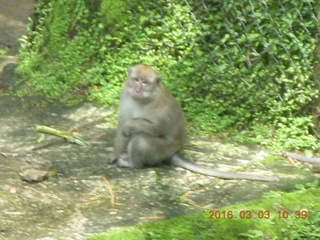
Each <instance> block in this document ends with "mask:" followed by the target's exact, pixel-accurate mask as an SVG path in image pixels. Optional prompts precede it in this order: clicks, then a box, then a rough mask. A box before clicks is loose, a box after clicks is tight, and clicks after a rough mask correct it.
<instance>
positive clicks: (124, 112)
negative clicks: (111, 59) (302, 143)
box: [109, 64, 278, 181]
mask: <svg viewBox="0 0 320 240" xmlns="http://www.w3.org/2000/svg"><path fill="white" fill-rule="evenodd" d="M184 138H185V117H184V113H183V111H182V107H181V105H180V103H179V102H178V101H177V100H176V99H175V98H174V97H173V95H172V94H171V93H170V92H169V90H168V89H167V88H166V87H165V86H164V84H163V83H162V81H161V77H160V75H159V74H158V73H157V72H156V71H155V70H154V69H153V68H151V67H149V66H145V65H142V64H138V65H134V66H131V67H129V68H128V77H127V80H126V82H125V83H124V86H123V88H122V92H121V96H120V106H119V123H118V129H117V133H116V137H115V143H114V150H113V153H112V154H111V155H110V156H109V163H115V162H116V163H117V165H118V166H119V167H128V168H142V167H149V166H157V165H160V164H161V163H169V164H171V165H173V166H176V167H182V168H185V169H187V170H190V171H193V172H197V173H200V174H204V175H209V176H213V177H217V178H222V179H248V180H258V181H278V178H277V177H272V176H259V175H251V174H245V173H235V172H222V171H218V170H214V169H211V168H206V167H203V166H201V165H198V164H196V163H193V162H191V161H190V160H187V159H184V158H182V157H181V156H180V155H179V152H180V150H181V148H182V145H183V142H184Z"/></svg>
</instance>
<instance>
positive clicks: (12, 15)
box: [0, 0, 319, 240]
mask: <svg viewBox="0 0 320 240" xmlns="http://www.w3.org/2000/svg"><path fill="white" fill-rule="evenodd" d="M31 8H32V1H29V0H23V1H21V0H0V49H4V48H9V52H8V53H7V55H6V56H1V57H0V61H1V62H0V66H2V68H0V79H2V85H1V81H0V89H1V91H0V126H1V127H0V239H8V240H9V239H10V240H16V239H25V240H29V239H30V240H35V239H38V240H59V239H61V240H62V239H63V240H69V239H70V240H71V239H72V240H78V239H79V240H80V239H86V238H87V237H89V236H92V235H94V234H97V233H101V232H105V231H109V230H112V229H116V228H119V227H122V226H130V225H133V224H137V223H143V222H152V221H159V220H164V219H167V218H170V217H174V216H178V215H184V214H187V213H192V212H197V211H203V210H214V209H217V208H219V207H221V206H228V205H229V204H233V203H239V202H245V201H248V200H252V199H257V198H260V197H261V196H262V195H263V194H264V193H266V192H268V191H270V190H285V191H289V190H291V189H293V188H294V185H295V184H296V183H303V182H309V181H311V180H313V179H315V178H317V177H319V175H318V176H316V175H315V174H313V173H311V172H310V171H307V170H305V171H302V170H297V169H296V168H294V167H293V166H292V165H290V164H289V163H288V162H286V161H284V160H280V161H279V162H278V163H277V166H276V167H275V166H268V165H267V164H264V163H261V161H262V160H263V158H264V156H266V155H267V152H266V151H265V150H263V149H259V148H254V149H252V148H248V147H245V146H235V145H233V144H231V143H230V144H224V143H221V142H219V141H217V140H213V139H209V140H203V139H191V140H190V142H189V143H188V144H187V145H186V148H185V151H184V153H185V155H186V156H187V157H188V158H190V159H197V162H198V163H199V164H203V165H206V166H209V167H214V168H218V169H221V170H227V171H246V172H254V173H255V174H263V175H275V176H278V177H279V178H280V181H279V182H271V183H266V182H257V181H246V180H222V179H217V178H213V177H207V176H202V175H199V174H195V173H192V172H189V171H186V170H183V169H179V168H174V167H170V166H161V167H159V168H146V169H139V170H136V169H120V168H118V167H116V166H115V165H108V164H107V163H106V159H107V155H108V154H109V153H110V152H111V150H112V145H113V137H114V134H115V129H114V126H113V125H112V124H111V123H110V122H112V120H113V117H111V114H112V111H110V110H108V109H105V108H101V107H96V106H94V104H91V103H84V104H81V105H78V106H75V107H71V108H66V107H62V106H58V105H51V106H47V107H44V108H34V107H31V106H30V105H29V104H28V102H27V101H25V100H23V99H18V98H16V97H14V96H11V95H10V94H9V93H8V92H7V90H6V88H5V86H6V85H10V84H12V82H14V81H16V80H17V79H18V78H19V76H17V75H16V74H15V73H14V71H13V70H14V66H15V65H14V64H12V62H14V59H15V55H16V54H17V53H18V46H19V45H18V42H17V38H19V37H20V36H21V35H22V34H25V33H26V27H25V24H26V22H27V16H28V15H29V14H30V11H31ZM9 60H10V61H9ZM37 125H46V126H50V127H54V128H56V129H60V130H63V131H70V132H74V133H77V134H79V136H80V137H81V138H82V139H84V140H86V141H87V142H89V143H90V145H89V146H79V145H77V144H73V143H69V142H65V141H64V140H62V139H61V138H59V137H55V136H49V135H43V134H41V133H38V132H37V131H36V130H35V128H36V126H37ZM28 169H39V170H46V171H51V173H55V174H54V176H52V177H50V178H49V179H46V180H44V181H40V182H38V183H29V182H26V181H23V180H22V179H21V177H20V175H19V174H20V173H21V172H23V171H25V170H28ZM208 217H209V215H208Z"/></svg>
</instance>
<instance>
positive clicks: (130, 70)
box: [128, 67, 133, 75]
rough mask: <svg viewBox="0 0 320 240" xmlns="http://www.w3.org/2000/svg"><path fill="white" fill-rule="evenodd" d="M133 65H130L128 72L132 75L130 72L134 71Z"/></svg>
mask: <svg viewBox="0 0 320 240" xmlns="http://www.w3.org/2000/svg"><path fill="white" fill-rule="evenodd" d="M132 70H133V67H128V74H129V75H130V73H131V72H132Z"/></svg>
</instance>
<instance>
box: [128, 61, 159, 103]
mask: <svg viewBox="0 0 320 240" xmlns="http://www.w3.org/2000/svg"><path fill="white" fill-rule="evenodd" d="M158 83H159V77H158V75H157V74H156V72H155V71H154V70H153V69H150V68H148V67H146V66H140V65H138V66H136V67H135V68H129V70H128V80H127V87H128V91H129V93H130V95H131V97H132V98H133V99H134V100H135V101H141V100H147V99H149V98H150V96H151V95H152V94H153V93H154V92H155V89H156V88H157V86H158Z"/></svg>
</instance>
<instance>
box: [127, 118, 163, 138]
mask: <svg viewBox="0 0 320 240" xmlns="http://www.w3.org/2000/svg"><path fill="white" fill-rule="evenodd" d="M135 133H147V134H149V135H152V136H156V137H158V136H161V135H163V134H162V133H163V128H162V127H161V124H159V122H157V121H156V120H155V121H151V120H148V119H145V118H130V119H128V120H127V121H126V122H125V124H124V127H123V129H122V134H123V135H124V136H126V137H130V136H131V135H132V134H135Z"/></svg>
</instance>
